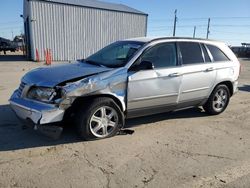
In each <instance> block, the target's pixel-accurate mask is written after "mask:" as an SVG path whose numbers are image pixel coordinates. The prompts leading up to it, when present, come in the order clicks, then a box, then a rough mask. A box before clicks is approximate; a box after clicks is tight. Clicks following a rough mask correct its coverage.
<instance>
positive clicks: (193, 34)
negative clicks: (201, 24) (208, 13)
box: [193, 26, 196, 38]
mask: <svg viewBox="0 0 250 188" xmlns="http://www.w3.org/2000/svg"><path fill="white" fill-rule="evenodd" d="M195 34H196V26H194V34H193V38H195Z"/></svg>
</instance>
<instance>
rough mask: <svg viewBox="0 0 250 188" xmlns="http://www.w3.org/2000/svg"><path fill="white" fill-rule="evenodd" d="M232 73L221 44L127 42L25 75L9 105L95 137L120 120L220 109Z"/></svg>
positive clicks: (231, 59)
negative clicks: (69, 123)
mask: <svg viewBox="0 0 250 188" xmlns="http://www.w3.org/2000/svg"><path fill="white" fill-rule="evenodd" d="M79 50H80V49H79ZM239 71H240V63H239V61H238V60H237V58H236V57H235V55H234V53H233V52H232V51H231V50H230V48H229V47H228V46H227V45H225V44H224V43H222V42H217V41H212V40H203V39H193V38H192V39H190V38H153V39H152V38H138V39H129V40H123V41H118V42H115V43H113V44H111V45H109V46H107V47H105V48H103V49H102V50H100V51H99V52H97V53H95V54H93V55H91V56H90V57H88V58H87V59H85V60H82V61H76V62H75V63H71V64H65V65H60V66H53V67H49V68H39V69H36V70H33V71H31V72H29V73H27V74H26V75H25V76H24V77H23V78H22V81H21V85H20V87H19V88H18V89H17V90H16V91H15V92H14V94H13V95H12V96H11V99H10V104H11V107H12V108H13V110H14V111H15V112H16V114H17V115H18V117H19V118H21V119H22V120H25V122H29V123H31V124H32V125H33V127H34V128H35V129H39V127H44V126H47V127H49V126H52V125H50V124H51V123H55V122H60V121H62V120H63V119H65V118H72V119H73V120H74V121H72V122H74V123H75V126H76V128H77V131H78V133H79V135H80V136H81V138H83V139H85V140H94V139H101V138H107V137H110V136H114V135H115V134H117V132H118V131H119V130H120V129H121V128H122V127H123V126H124V124H125V119H127V118H133V117H139V116H146V115H150V114H156V113H162V112H167V111H174V110H179V109H183V108H187V107H199V106H202V107H203V108H204V110H205V111H206V112H207V113H208V114H212V115H217V114H220V113H222V112H223V111H224V110H225V109H226V108H227V106H228V104H229V101H230V98H231V96H232V95H233V94H234V93H235V92H236V91H237V84H238V81H237V80H238V77H239ZM48 124H49V125H48Z"/></svg>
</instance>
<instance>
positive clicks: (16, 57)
mask: <svg viewBox="0 0 250 188" xmlns="http://www.w3.org/2000/svg"><path fill="white" fill-rule="evenodd" d="M26 60H27V59H26V57H25V56H23V55H0V62H1V61H5V62H6V61H14V62H15V61H26Z"/></svg>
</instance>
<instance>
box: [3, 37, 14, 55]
mask: <svg viewBox="0 0 250 188" xmlns="http://www.w3.org/2000/svg"><path fill="white" fill-rule="evenodd" d="M17 50H18V45H17V43H15V42H12V41H10V40H8V39H4V38H1V37H0V52H1V51H3V52H4V54H6V52H7V51H10V52H15V51H17Z"/></svg>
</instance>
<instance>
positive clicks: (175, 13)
mask: <svg viewBox="0 0 250 188" xmlns="http://www.w3.org/2000/svg"><path fill="white" fill-rule="evenodd" d="M176 22H177V9H175V11H174V31H173V37H175V32H176Z"/></svg>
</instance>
